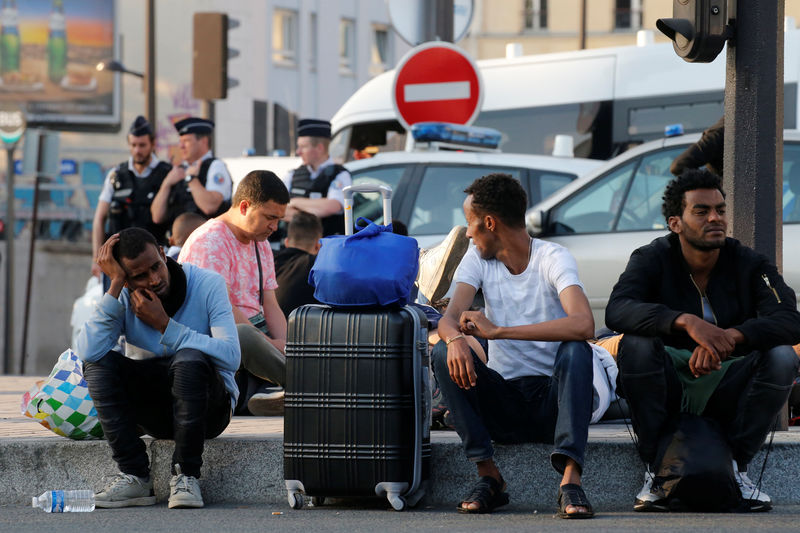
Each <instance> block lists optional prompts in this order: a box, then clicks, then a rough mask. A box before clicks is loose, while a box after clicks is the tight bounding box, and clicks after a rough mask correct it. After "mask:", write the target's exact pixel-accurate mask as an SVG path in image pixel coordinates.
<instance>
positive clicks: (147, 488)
mask: <svg viewBox="0 0 800 533" xmlns="http://www.w3.org/2000/svg"><path fill="white" fill-rule="evenodd" d="M155 503H156V497H155V493H154V492H153V479H152V477H147V478H143V477H137V476H134V475H131V474H124V473H122V472H119V473H118V474H116V475H115V476H114V477H113V478H111V481H109V482H108V484H107V485H106V486H105V487H103V489H102V490H101V491H100V492H97V493H96V494H95V495H94V505H95V507H98V508H100V509H116V508H117V507H133V506H139V505H155Z"/></svg>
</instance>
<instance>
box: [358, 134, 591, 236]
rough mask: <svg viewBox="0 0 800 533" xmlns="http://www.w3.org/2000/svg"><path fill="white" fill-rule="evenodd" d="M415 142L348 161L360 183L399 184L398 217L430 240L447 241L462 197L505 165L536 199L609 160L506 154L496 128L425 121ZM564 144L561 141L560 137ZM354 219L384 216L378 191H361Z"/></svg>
mask: <svg viewBox="0 0 800 533" xmlns="http://www.w3.org/2000/svg"><path fill="white" fill-rule="evenodd" d="M412 135H413V137H414V140H415V143H414V144H413V146H409V147H408V149H407V151H404V152H386V153H378V154H377V155H375V156H374V157H372V158H369V159H361V160H358V161H350V162H348V163H346V164H345V167H346V168H347V170H349V171H350V174H351V175H352V177H353V184H355V185H357V184H361V183H371V184H378V185H388V186H390V187H391V188H392V191H393V194H392V218H393V219H394V220H395V221H401V222H403V223H404V224H405V225H406V226H407V227H408V233H409V235H410V236H411V237H414V238H416V239H417V241H418V242H419V245H420V247H422V248H426V247H430V246H433V245H435V244H437V243H439V242H441V241H442V240H443V239H444V237H445V236H446V235H447V233H448V232H449V231H450V229H452V227H453V226H455V225H466V221H465V219H464V212H463V211H462V208H461V204H462V203H463V202H464V199H465V198H466V194H465V193H464V189H466V188H467V186H468V185H469V184H470V183H472V182H473V181H474V180H475V179H477V178H479V177H481V176H485V175H486V174H490V173H493V172H503V173H506V174H510V175H511V176H513V177H515V178H516V179H518V180H519V181H520V182H521V183H522V186H523V187H524V188H525V191H526V192H527V193H528V205H529V206H532V205H535V204H537V203H539V202H541V201H542V200H544V199H546V198H548V197H549V196H550V195H552V194H553V193H555V192H556V191H558V190H559V189H560V188H561V187H563V186H565V185H567V184H568V183H570V182H572V181H573V180H575V179H576V178H578V177H579V176H583V175H584V174H587V173H588V172H590V171H591V170H593V169H595V168H597V167H599V166H601V165H602V164H603V161H598V160H593V159H582V158H576V157H571V156H546V155H522V154H506V153H500V152H499V151H498V150H497V145H498V144H499V142H500V137H501V134H500V133H499V132H497V131H496V130H491V129H489V128H466V127H463V126H454V125H451V124H441V123H425V124H419V125H415V126H414V127H413V128H412ZM557 144H558V143H557ZM353 215H354V219H357V218H358V217H365V218H367V219H369V220H372V221H373V222H381V221H382V219H383V207H382V203H381V201H380V196H379V195H378V194H377V193H367V194H361V193H357V194H356V195H355V196H354V199H353Z"/></svg>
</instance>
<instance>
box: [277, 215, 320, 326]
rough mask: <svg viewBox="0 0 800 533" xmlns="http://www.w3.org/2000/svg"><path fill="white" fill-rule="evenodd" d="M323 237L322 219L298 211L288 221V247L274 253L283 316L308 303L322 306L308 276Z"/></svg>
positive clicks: (278, 297)
mask: <svg viewBox="0 0 800 533" xmlns="http://www.w3.org/2000/svg"><path fill="white" fill-rule="evenodd" d="M321 238H322V222H320V220H319V217H317V216H315V215H312V214H311V213H306V212H305V211H298V212H297V213H295V215H294V216H293V217H292V221H291V222H289V227H288V230H287V237H286V239H285V241H284V242H285V244H286V248H284V249H283V250H281V251H280V252H278V253H276V254H275V277H276V280H277V282H278V288H277V289H276V290H275V297H276V298H277V299H278V305H280V306H281V310H282V311H283V314H284V315H286V318H287V319H288V318H289V313H291V312H292V311H294V310H295V309H297V308H298V307H300V306H301V305H305V304H313V303H319V302H317V300H316V299H315V298H314V288H313V287H312V286H311V285H310V284H309V283H308V274H309V272H311V267H313V266H314V260H316V258H317V252H319V249H320V246H321V244H320V242H319V240H320V239H321Z"/></svg>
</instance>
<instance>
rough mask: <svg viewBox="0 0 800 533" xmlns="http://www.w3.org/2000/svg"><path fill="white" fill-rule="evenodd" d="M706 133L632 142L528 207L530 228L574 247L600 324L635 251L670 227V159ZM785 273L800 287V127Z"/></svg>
mask: <svg viewBox="0 0 800 533" xmlns="http://www.w3.org/2000/svg"><path fill="white" fill-rule="evenodd" d="M699 138H700V136H699V135H697V134H695V135H684V136H679V137H670V138H666V139H661V140H658V141H652V142H649V143H645V144H642V145H640V146H637V147H636V148H633V149H631V150H629V151H627V152H624V153H623V154H621V155H619V156H617V157H616V158H614V159H611V160H610V161H608V162H606V164H605V165H604V166H603V167H601V168H599V169H597V170H595V171H594V172H592V173H591V174H589V175H586V176H584V177H582V178H580V179H578V180H576V181H574V182H572V183H570V184H569V185H567V186H566V187H564V188H563V189H561V190H560V191H558V192H557V193H555V194H554V195H553V196H551V197H550V198H548V199H546V200H544V201H542V202H540V203H538V204H537V205H535V206H533V207H532V208H531V209H529V210H528V212H527V214H526V223H527V227H528V232H529V233H531V235H533V236H535V237H539V238H543V239H547V240H549V241H554V242H557V243H559V244H561V245H563V246H565V247H566V248H568V249H569V251H570V252H571V253H572V255H573V256H574V257H575V260H576V261H577V263H578V274H579V275H580V278H581V282H582V283H583V285H584V287H585V288H586V294H587V296H588V297H589V303H590V304H591V306H592V313H593V314H594V320H595V327H597V328H599V327H601V326H602V325H603V324H604V323H605V308H606V304H607V303H608V297H609V296H610V295H611V290H612V289H613V287H614V284H615V283H616V282H617V280H618V279H619V275H620V274H621V273H622V272H623V271H624V270H625V266H626V265H627V263H628V258H629V257H630V254H631V253H632V252H633V251H634V250H635V249H636V248H638V247H640V246H643V245H645V244H648V243H649V242H651V241H652V240H653V239H655V238H657V237H660V236H663V235H665V234H667V233H668V232H669V230H668V228H667V225H666V222H665V220H664V217H663V216H662V214H661V203H662V200H661V197H662V195H663V193H664V188H665V187H666V185H667V183H668V182H669V181H670V180H671V179H672V178H673V177H674V176H673V175H672V174H671V173H670V171H669V167H670V165H671V164H672V161H673V160H674V159H675V157H677V156H678V155H679V154H680V153H681V152H683V151H684V150H685V149H686V147H687V146H689V145H690V144H692V143H694V142H696V141H697V140H698V139H699ZM783 191H784V192H783V204H782V207H783V222H784V225H783V276H784V279H785V280H786V283H788V284H789V286H790V287H792V288H793V289H795V291H797V290H798V289H800V248H799V247H797V246H796V244H795V243H797V242H798V240H800V199H799V198H798V196H800V132H798V131H797V130H787V131H785V132H784V148H783Z"/></svg>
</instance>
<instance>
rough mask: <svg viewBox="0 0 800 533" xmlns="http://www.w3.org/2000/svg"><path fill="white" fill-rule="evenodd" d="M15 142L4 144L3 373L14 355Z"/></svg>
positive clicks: (8, 370) (7, 370)
mask: <svg viewBox="0 0 800 533" xmlns="http://www.w3.org/2000/svg"><path fill="white" fill-rule="evenodd" d="M15 147H16V143H14V144H12V145H6V162H7V167H8V172H7V179H6V199H7V202H6V220H5V239H6V301H5V306H6V309H5V313H4V314H5V331H4V333H5V336H4V340H5V349H4V356H3V374H6V375H8V374H9V373H10V372H11V358H12V357H13V355H14V226H16V221H15V220H14V198H15V197H14V148H15Z"/></svg>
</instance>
